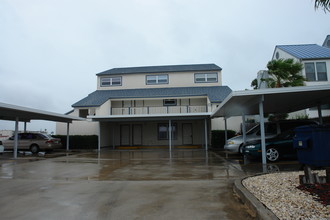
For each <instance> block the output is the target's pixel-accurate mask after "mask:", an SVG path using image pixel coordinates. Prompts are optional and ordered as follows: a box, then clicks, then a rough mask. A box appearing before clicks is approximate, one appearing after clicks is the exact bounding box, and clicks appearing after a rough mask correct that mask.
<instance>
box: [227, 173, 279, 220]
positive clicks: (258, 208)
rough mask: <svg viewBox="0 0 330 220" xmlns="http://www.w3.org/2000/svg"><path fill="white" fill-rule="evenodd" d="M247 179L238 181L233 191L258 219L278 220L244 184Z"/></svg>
mask: <svg viewBox="0 0 330 220" xmlns="http://www.w3.org/2000/svg"><path fill="white" fill-rule="evenodd" d="M243 179H245V178H241V179H237V180H235V182H234V187H233V190H234V192H235V193H236V194H237V196H238V197H239V198H240V199H241V200H242V202H243V203H244V204H245V205H246V206H247V207H248V208H249V209H250V210H251V211H252V212H253V213H254V215H255V217H256V219H260V220H278V218H277V216H276V215H275V214H274V213H273V212H271V211H270V210H269V209H268V208H267V207H265V206H264V205H263V204H262V203H261V202H260V201H259V200H258V199H257V198H256V197H255V196H254V195H253V194H252V193H250V192H249V191H248V190H247V189H246V188H245V187H244V186H243V184H242V180H243Z"/></svg>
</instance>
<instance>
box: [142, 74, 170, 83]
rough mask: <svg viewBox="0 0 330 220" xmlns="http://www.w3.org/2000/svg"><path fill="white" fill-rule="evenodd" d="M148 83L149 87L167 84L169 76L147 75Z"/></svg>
mask: <svg viewBox="0 0 330 220" xmlns="http://www.w3.org/2000/svg"><path fill="white" fill-rule="evenodd" d="M146 82H147V85H157V84H167V83H168V75H166V74H164V75H147V76H146Z"/></svg>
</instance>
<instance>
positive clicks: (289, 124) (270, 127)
mask: <svg viewBox="0 0 330 220" xmlns="http://www.w3.org/2000/svg"><path fill="white" fill-rule="evenodd" d="M310 124H317V122H315V121H312V120H283V121H278V122H267V123H265V138H266V139H269V138H273V137H275V136H276V135H278V134H280V133H283V132H285V131H287V130H290V129H294V128H295V127H298V126H303V125H310ZM260 139H261V137H260V125H259V124H258V125H256V126H254V127H253V128H251V129H250V130H249V131H247V132H246V142H251V141H257V140H260ZM242 146H243V136H242V135H239V136H236V137H233V138H230V139H228V140H227V142H226V144H225V146H224V149H225V150H226V151H228V152H232V153H243V152H242Z"/></svg>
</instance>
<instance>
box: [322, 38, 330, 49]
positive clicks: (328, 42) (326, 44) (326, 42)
mask: <svg viewBox="0 0 330 220" xmlns="http://www.w3.org/2000/svg"><path fill="white" fill-rule="evenodd" d="M322 46H323V47H327V48H330V35H328V36H327V37H326V38H325V40H324V42H323V44H322Z"/></svg>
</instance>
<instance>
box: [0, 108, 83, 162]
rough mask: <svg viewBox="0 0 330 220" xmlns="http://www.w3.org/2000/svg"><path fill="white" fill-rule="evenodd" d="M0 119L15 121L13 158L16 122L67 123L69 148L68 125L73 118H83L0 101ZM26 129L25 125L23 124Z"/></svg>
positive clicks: (16, 143) (16, 141)
mask: <svg viewBox="0 0 330 220" xmlns="http://www.w3.org/2000/svg"><path fill="white" fill-rule="evenodd" d="M0 120H9V121H15V144H14V158H15V159H16V158H17V147H18V135H17V134H18V122H24V123H26V122H30V121H31V120H46V121H55V122H65V123H67V150H69V127H70V126H69V125H70V123H72V121H74V120H80V121H81V120H85V119H84V118H80V117H75V116H70V115H64V114H58V113H54V112H48V111H43V110H38V109H33V108H27V107H22V106H17V105H11V104H6V103H1V102H0ZM24 130H26V126H24Z"/></svg>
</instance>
